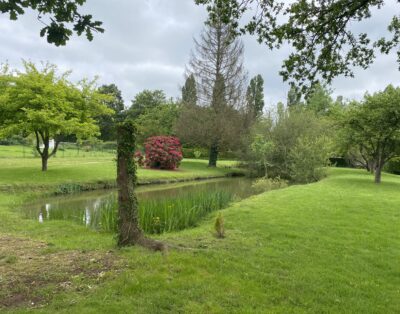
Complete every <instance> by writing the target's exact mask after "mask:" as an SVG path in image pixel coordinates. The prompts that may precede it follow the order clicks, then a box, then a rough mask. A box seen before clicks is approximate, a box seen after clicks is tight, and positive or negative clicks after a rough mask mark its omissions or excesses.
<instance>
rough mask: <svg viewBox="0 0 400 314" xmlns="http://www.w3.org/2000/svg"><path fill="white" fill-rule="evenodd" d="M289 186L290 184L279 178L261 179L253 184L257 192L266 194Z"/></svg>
mask: <svg viewBox="0 0 400 314" xmlns="http://www.w3.org/2000/svg"><path fill="white" fill-rule="evenodd" d="M287 186H288V182H287V181H286V180H283V179H281V178H279V177H277V178H260V179H258V180H256V181H255V182H254V183H253V184H252V188H253V189H254V190H255V191H256V192H260V193H261V192H266V191H271V190H277V189H282V188H285V187H287Z"/></svg>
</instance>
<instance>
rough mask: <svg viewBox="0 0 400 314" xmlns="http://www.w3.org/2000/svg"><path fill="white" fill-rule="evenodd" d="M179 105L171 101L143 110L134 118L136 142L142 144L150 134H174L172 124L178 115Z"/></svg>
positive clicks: (173, 124)
mask: <svg viewBox="0 0 400 314" xmlns="http://www.w3.org/2000/svg"><path fill="white" fill-rule="evenodd" d="M179 112H180V106H179V105H178V104H176V103H173V102H168V103H163V104H159V105H157V106H155V107H152V108H148V109H145V111H144V112H143V113H142V114H141V115H139V116H138V117H137V118H136V119H135V124H136V127H137V130H138V142H139V143H140V144H143V143H144V141H145V139H146V138H149V137H152V136H159V135H164V136H168V135H169V136H172V135H175V130H174V126H175V123H176V121H177V119H178V117H179Z"/></svg>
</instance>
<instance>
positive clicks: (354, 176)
mask: <svg viewBox="0 0 400 314" xmlns="http://www.w3.org/2000/svg"><path fill="white" fill-rule="evenodd" d="M399 189H400V178H399V177H396V176H393V175H387V174H386V175H384V176H383V183H382V184H381V185H379V186H378V185H375V184H374V183H373V179H372V177H371V175H369V174H368V173H366V172H364V171H361V170H346V169H331V170H330V171H329V176H328V178H326V179H324V180H322V181H321V182H318V183H315V184H310V185H303V186H291V187H288V188H286V189H282V190H275V191H271V192H268V193H264V194H261V195H258V196H253V197H251V198H248V199H246V200H243V201H241V202H238V203H235V204H234V205H232V206H230V207H229V208H227V209H224V210H223V216H224V220H225V229H226V238H225V239H217V238H216V237H215V236H214V234H213V223H214V220H215V217H214V216H215V215H214V214H212V215H210V216H209V218H208V219H207V220H205V221H204V222H203V223H202V224H201V225H200V226H199V227H197V228H194V229H188V230H183V231H180V232H175V233H169V234H164V235H161V236H156V238H158V239H160V240H162V241H165V242H168V243H171V244H173V245H174V247H181V248H187V249H180V250H177V249H171V250H170V252H169V253H168V254H167V255H166V256H163V255H160V254H157V253H152V252H149V251H146V250H144V249H142V248H137V247H133V248H126V249H122V250H115V246H114V243H115V242H114V239H113V237H112V236H111V235H108V234H102V233H96V232H94V231H91V230H90V229H86V228H85V227H82V226H78V225H76V224H73V223H69V222H58V221H53V222H50V223H48V224H43V225H39V224H37V223H35V222H33V221H30V220H21V219H20V218H19V215H18V213H16V211H15V209H14V208H15V207H18V203H19V202H21V201H22V200H23V199H24V198H26V197H28V195H26V194H25V195H12V194H5V193H3V194H0V216H1V217H0V218H1V220H0V239H1V238H4V237H8V238H11V239H27V238H29V239H30V240H29V241H30V242H32V243H31V244H30V245H26V246H27V250H28V251H27V252H28V253H27V254H30V255H31V256H33V260H34V261H35V263H36V264H34V265H36V266H35V267H38V268H40V267H39V266H38V265H39V264H37V263H38V261H39V260H40V258H42V260H43V261H42V263H43V266H42V267H41V268H40V269H41V271H42V275H41V276H42V277H43V274H45V275H46V276H45V278H47V283H46V282H44V283H43V284H41V285H38V286H37V287H36V289H35V292H31V294H29V293H28V294H27V295H28V297H26V298H25V300H30V299H35V298H38V296H42V299H35V300H37V301H36V302H35V305H33V307H37V309H36V312H38V313H54V312H60V313H119V312H135V313H167V312H172V313H178V312H179V313H266V312H267V313H398V310H399V308H400V290H399V286H400V263H399V261H400V206H399V204H400V194H399V193H398V191H399ZM13 209H14V210H13ZM24 241H28V240H20V241H19V242H18V241H14V242H12V241H10V240H7V241H3V242H1V243H2V245H3V248H4V249H6V247H7V243H11V244H10V250H9V251H8V252H12V254H11V253H6V254H9V255H15V256H16V258H15V259H14V262H15V264H12V263H11V264H9V263H4V265H2V266H1V267H3V268H2V269H1V270H2V272H1V276H2V280H1V281H0V288H1V289H0V291H2V293H3V292H4V291H7V293H11V292H12V291H14V290H13V287H14V286H13V285H12V281H13V279H15V278H16V277H17V278H20V277H21V276H22V275H23V274H25V275H26V276H28V274H29V273H30V272H31V271H32V269H31V268H32V267H33V266H32V265H30V264H23V266H24V267H25V268H18V267H21V263H23V259H22V258H21V256H24V255H23V254H19V253H18V254H17V253H16V252H13V251H12V247H14V246H15V247H16V248H20V247H21V246H18V245H17V243H24ZM39 243H40V244H39ZM35 245H37V246H38V247H40V248H41V249H39V250H35V252H31V251H30V250H29V247H33V246H35ZM20 249H21V248H20ZM82 252H86V253H82ZM107 252H108V253H107ZM110 252H111V253H110ZM79 254H92V255H95V256H97V257H96V258H97V259H99V260H102V258H101V256H106V254H111V257H110V258H111V259H112V260H120V261H121V262H119V263H118V265H117V267H115V266H114V267H113V266H110V267H109V268H106V269H104V266H102V267H99V269H96V270H95V271H97V273H96V276H91V275H90V274H91V272H87V271H82V273H81V275H79V276H78V278H76V277H75V276H76V275H74V274H75V272H74V271H73V269H71V267H73V266H71V265H74V263H73V261H75V260H77V259H78V258H79V260H82V257H83V256H81V255H79ZM58 256H61V257H62V261H63V263H61V262H60V261H59V259H58ZM53 258H54V259H55V260H56V261H57V262H55V264H54V265H55V267H54V268H52V267H51V265H52V262H51V261H52V259H53ZM69 260H71V263H69V264H67V263H66V261H69ZM57 263H61V265H62V267H61V266H60V267H58V268H57V265H58V264H57ZM103 264H104V263H101V265H103ZM88 267H90V265H82V269H87V268H88ZM13 269H14V270H16V269H19V270H20V271H19V272H13V271H12V270H13ZM35 269H36V268H35ZM101 269H102V271H101V272H100V270H101ZM103 272H105V273H106V275H105V276H104V277H103V276H101V275H100V274H102V273H103ZM68 274H70V275H69V276H66V275H68ZM71 274H72V275H71ZM18 276H19V277H18ZM66 277H67V278H69V279H66ZM96 278H97V279H96ZM99 278H102V279H99ZM20 281H21V280H20ZM60 281H61V282H60ZM65 281H68V282H69V284H68V285H66V284H65ZM41 282H42V281H41ZM49 287H50V288H49ZM51 287H57V288H56V289H51ZM10 291H11V292H10ZM23 291H24V290H23ZM38 304H39V306H38ZM16 305H18V306H19V307H16V308H12V307H7V308H5V309H4V310H6V309H7V311H9V312H18V313H24V312H27V311H30V308H31V307H32V305H30V303H29V304H28V303H24V302H20V303H18V304H16Z"/></svg>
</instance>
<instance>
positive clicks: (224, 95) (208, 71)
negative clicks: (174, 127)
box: [178, 21, 246, 167]
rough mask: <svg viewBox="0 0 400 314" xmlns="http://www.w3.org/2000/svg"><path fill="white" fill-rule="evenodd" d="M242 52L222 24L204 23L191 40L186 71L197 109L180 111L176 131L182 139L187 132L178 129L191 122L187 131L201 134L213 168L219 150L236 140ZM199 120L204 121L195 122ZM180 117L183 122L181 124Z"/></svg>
mask: <svg viewBox="0 0 400 314" xmlns="http://www.w3.org/2000/svg"><path fill="white" fill-rule="evenodd" d="M243 51H244V48H243V43H242V42H241V41H239V40H235V39H233V38H232V36H231V32H230V29H229V27H228V26H226V25H225V24H224V23H223V22H222V21H214V22H213V23H207V24H206V28H205V30H204V31H203V33H202V34H201V36H200V40H195V49H194V51H193V53H192V57H191V60H190V63H189V66H188V71H189V73H190V74H193V76H194V78H195V81H196V83H197V96H198V103H199V106H200V107H201V108H186V109H185V108H184V109H183V110H184V111H185V110H186V112H183V114H182V115H181V117H180V121H178V126H179V125H180V126H181V127H178V131H179V130H181V132H180V134H181V136H182V135H183V137H186V136H187V135H188V133H187V130H185V129H184V128H182V126H185V125H187V124H188V123H189V122H188V121H193V123H190V124H191V127H190V128H189V130H193V131H195V132H194V133H203V136H202V139H203V141H202V142H203V144H204V145H208V146H209V148H210V155H209V166H210V167H215V166H216V164H217V160H218V154H219V151H220V149H221V147H229V146H230V145H232V144H234V143H233V141H234V140H231V139H232V138H236V139H237V138H238V137H239V132H240V130H239V127H240V123H237V121H236V120H235V119H236V118H237V109H238V108H239V107H242V106H243V103H244V84H245V82H246V73H245V71H244V68H243ZM202 108H203V109H202ZM199 117H202V118H203V119H204V120H203V121H202V122H201V123H196V122H195V120H198V119H199ZM183 118H184V119H185V120H186V121H182V119H183ZM235 121H236V122H235ZM194 126H198V127H200V128H201V131H200V132H199V130H195V129H194ZM178 133H179V132H178ZM184 133H186V134H184ZM234 133H236V136H233V134H234Z"/></svg>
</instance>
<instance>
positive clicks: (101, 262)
mask: <svg viewBox="0 0 400 314" xmlns="http://www.w3.org/2000/svg"><path fill="white" fill-rule="evenodd" d="M118 262H119V259H118V258H117V256H116V255H115V254H114V253H113V252H112V251H110V252H98V251H96V252H92V251H90V252H85V251H77V250H69V251H57V250H56V249H55V247H54V245H52V244H51V243H45V242H39V241H33V240H30V239H24V238H17V237H13V236H8V235H7V236H5V235H0V311H1V310H2V309H3V310H4V309H7V308H8V309H9V308H15V307H40V306H43V305H45V304H47V303H48V302H49V301H50V300H51V299H52V297H54V295H56V294H57V293H61V292H63V291H71V292H73V291H80V292H84V291H85V290H87V291H89V290H91V289H94V288H95V287H96V285H98V284H100V283H101V282H102V281H103V280H104V279H105V278H106V277H109V276H112V272H111V271H112V270H113V269H117V264H118Z"/></svg>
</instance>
